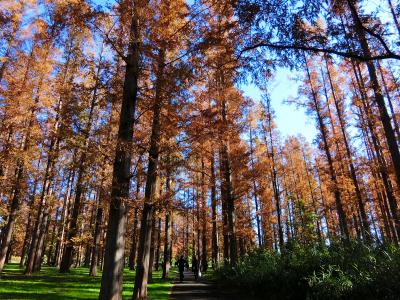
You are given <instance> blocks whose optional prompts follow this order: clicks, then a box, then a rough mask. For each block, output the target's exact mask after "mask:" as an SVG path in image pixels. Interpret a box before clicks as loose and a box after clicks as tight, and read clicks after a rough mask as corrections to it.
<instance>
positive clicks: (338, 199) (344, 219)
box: [304, 57, 350, 240]
mask: <svg viewBox="0 0 400 300" xmlns="http://www.w3.org/2000/svg"><path fill="white" fill-rule="evenodd" d="M304 59H305V65H306V71H307V76H308V80H309V82H310V87H311V93H312V99H313V103H314V107H315V111H316V113H317V121H318V125H319V130H320V131H321V135H322V139H323V144H324V150H325V154H326V158H327V160H328V165H329V173H330V177H331V180H332V183H333V193H334V197H335V204H336V210H337V213H338V217H339V224H340V230H341V232H342V234H343V236H344V238H345V239H346V240H348V239H349V238H350V234H349V229H348V225H347V216H346V213H345V210H344V209H343V204H342V199H341V192H340V190H339V186H338V181H337V177H336V173H335V169H334V166H333V160H332V156H331V152H330V150H329V144H328V137H327V132H326V126H325V123H324V120H323V117H322V115H321V108H320V103H319V101H318V99H317V95H316V93H315V90H314V87H313V85H312V81H311V76H310V71H309V69H308V65H307V59H306V57H304Z"/></svg>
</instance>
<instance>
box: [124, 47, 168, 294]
mask: <svg viewBox="0 0 400 300" xmlns="http://www.w3.org/2000/svg"><path fill="white" fill-rule="evenodd" d="M158 60H159V61H158V70H157V79H156V91H155V99H154V106H153V124H152V132H151V137H150V149H149V162H148V168H147V178H146V188H145V195H144V197H145V199H144V206H143V212H142V220H141V226H140V238H139V249H138V260H137V268H136V277H135V285H134V289H133V296H132V299H133V300H139V299H146V298H147V283H148V282H147V279H148V273H149V263H150V248H151V235H152V217H153V213H154V197H155V193H156V181H157V176H158V175H157V168H158V158H159V140H160V134H161V118H160V117H161V116H160V115H161V108H162V102H163V95H162V94H161V93H162V88H163V81H164V80H163V75H164V74H163V72H164V66H165V65H164V60H165V52H164V50H160V53H159V57H158Z"/></svg>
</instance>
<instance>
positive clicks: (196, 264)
mask: <svg viewBox="0 0 400 300" xmlns="http://www.w3.org/2000/svg"><path fill="white" fill-rule="evenodd" d="M192 272H193V274H194V279H195V280H197V278H198V276H199V261H198V260H197V258H196V256H193V259H192Z"/></svg>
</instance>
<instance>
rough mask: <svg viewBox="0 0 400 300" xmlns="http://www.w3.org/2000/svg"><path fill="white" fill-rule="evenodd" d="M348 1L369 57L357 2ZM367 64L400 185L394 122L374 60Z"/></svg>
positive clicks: (399, 156) (399, 158)
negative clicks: (392, 121)
mask: <svg viewBox="0 0 400 300" xmlns="http://www.w3.org/2000/svg"><path fill="white" fill-rule="evenodd" d="M347 3H348V6H349V8H350V11H351V14H352V19H353V23H354V25H355V30H356V33H357V35H358V38H359V41H360V46H361V48H362V50H363V52H364V55H365V56H367V57H370V56H371V50H370V48H369V45H368V41H367V39H366V37H365V32H364V30H363V28H362V27H363V24H362V22H361V20H360V17H359V15H358V11H357V8H356V4H355V3H353V1H351V0H347ZM366 65H367V70H368V74H369V78H370V81H371V87H372V89H373V91H374V95H375V103H376V104H377V106H378V109H379V114H380V120H381V122H382V125H383V129H384V132H385V137H386V142H387V145H388V147H389V152H390V156H391V158H392V164H393V168H394V170H395V175H396V182H397V186H399V187H400V152H399V147H398V145H397V141H396V136H395V133H394V130H393V127H392V124H391V120H390V116H389V113H388V111H387V109H386V105H385V99H384V98H383V94H382V89H381V87H380V85H379V82H378V76H377V72H376V69H375V65H374V63H373V62H372V61H367V62H366Z"/></svg>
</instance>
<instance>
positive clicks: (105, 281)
mask: <svg viewBox="0 0 400 300" xmlns="http://www.w3.org/2000/svg"><path fill="white" fill-rule="evenodd" d="M135 4H136V2H135ZM133 10H134V12H133V15H132V20H131V25H130V42H129V45H128V55H127V57H126V60H125V61H126V67H125V81H124V88H123V95H122V105H121V114H120V120H119V129H118V138H117V147H116V150H115V158H114V166H113V179H112V188H111V201H110V208H109V215H108V228H107V236H106V243H105V255H104V269H103V275H102V278H101V289H100V294H99V299H100V300H119V299H121V297H122V273H123V267H124V252H125V223H126V211H127V207H126V201H127V200H128V199H129V182H130V169H131V150H130V144H131V143H132V140H133V124H134V117H135V108H136V99H137V90H138V85H137V84H138V77H139V45H140V35H139V20H138V7H136V5H134V7H133Z"/></svg>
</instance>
